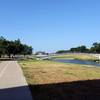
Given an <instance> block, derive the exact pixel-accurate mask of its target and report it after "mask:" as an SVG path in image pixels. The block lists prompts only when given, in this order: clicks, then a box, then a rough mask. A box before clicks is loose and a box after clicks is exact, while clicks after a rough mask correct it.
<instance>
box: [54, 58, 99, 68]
mask: <svg viewBox="0 0 100 100" xmlns="http://www.w3.org/2000/svg"><path fill="white" fill-rule="evenodd" d="M53 61H57V62H63V63H73V64H83V65H93V66H98V67H99V66H100V62H94V61H86V60H85V61H84V60H76V59H54V60H53Z"/></svg>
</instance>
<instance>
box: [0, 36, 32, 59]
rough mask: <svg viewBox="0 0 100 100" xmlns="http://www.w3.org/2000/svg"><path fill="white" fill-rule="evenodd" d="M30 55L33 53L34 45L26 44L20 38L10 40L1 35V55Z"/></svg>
mask: <svg viewBox="0 0 100 100" xmlns="http://www.w3.org/2000/svg"><path fill="white" fill-rule="evenodd" d="M18 54H19V55H22V54H23V55H30V54H32V47H31V46H28V45H26V44H22V43H21V41H20V39H17V40H15V41H9V40H7V39H5V38H4V37H2V36H1V37H0V57H1V56H2V55H8V56H9V57H11V55H13V56H15V55H18Z"/></svg>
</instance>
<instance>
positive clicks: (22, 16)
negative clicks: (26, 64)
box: [0, 0, 100, 52]
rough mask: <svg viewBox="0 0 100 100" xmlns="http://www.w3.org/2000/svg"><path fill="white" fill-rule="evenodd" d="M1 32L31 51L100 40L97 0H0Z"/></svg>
mask: <svg viewBox="0 0 100 100" xmlns="http://www.w3.org/2000/svg"><path fill="white" fill-rule="evenodd" d="M0 36H3V37H5V38H7V39H9V40H15V39H18V38H19V39H20V40H21V41H22V43H25V44H28V45H31V46H32V47H33V48H34V51H46V52H55V51H57V50H62V49H64V50H66V49H69V48H71V47H76V46H80V45H86V46H88V47H90V46H91V45H92V44H93V42H100V0H0Z"/></svg>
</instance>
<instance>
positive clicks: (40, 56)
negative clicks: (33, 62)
mask: <svg viewBox="0 0 100 100" xmlns="http://www.w3.org/2000/svg"><path fill="white" fill-rule="evenodd" d="M35 56H36V58H37V60H49V59H51V58H50V56H49V53H45V52H42V51H39V52H37V53H36V54H35Z"/></svg>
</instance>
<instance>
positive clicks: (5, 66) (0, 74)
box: [0, 62, 9, 78]
mask: <svg viewBox="0 0 100 100" xmlns="http://www.w3.org/2000/svg"><path fill="white" fill-rule="evenodd" d="M8 65H9V62H7V64H6V65H4V68H3V69H2V71H1V72H0V78H1V77H2V75H3V74H4V72H5V70H6V69H7V67H8Z"/></svg>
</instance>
